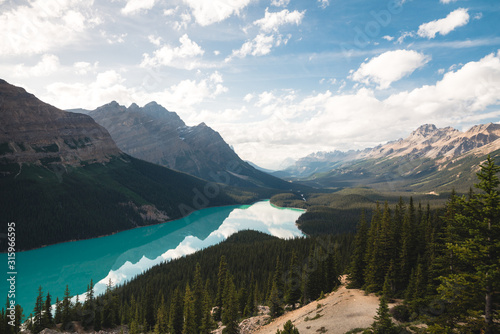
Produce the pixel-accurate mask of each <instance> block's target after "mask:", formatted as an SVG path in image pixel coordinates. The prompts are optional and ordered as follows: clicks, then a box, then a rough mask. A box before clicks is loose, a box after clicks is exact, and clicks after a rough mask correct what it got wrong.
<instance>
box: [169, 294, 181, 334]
mask: <svg viewBox="0 0 500 334" xmlns="http://www.w3.org/2000/svg"><path fill="white" fill-rule="evenodd" d="M183 324H184V315H183V306H182V297H181V293H180V291H179V288H176V289H175V290H174V296H173V298H172V302H171V303H170V317H169V324H168V327H169V330H170V333H171V334H181V333H182V326H183Z"/></svg>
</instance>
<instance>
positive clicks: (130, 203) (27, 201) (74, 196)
mask: <svg viewBox="0 0 500 334" xmlns="http://www.w3.org/2000/svg"><path fill="white" fill-rule="evenodd" d="M0 172H1V176H0V200H1V202H2V210H0V220H1V221H3V222H9V221H13V222H15V223H16V236H17V240H16V241H17V250H27V249H31V248H37V247H40V246H43V245H49V244H53V243H58V242H63V241H69V240H78V239H86V238H93V237H97V236H102V235H107V234H111V233H115V232H118V231H121V230H126V229H130V228H134V227H137V226H143V225H149V224H154V223H158V222H164V221H167V220H171V219H176V218H180V217H182V216H184V215H186V214H188V213H189V212H191V211H193V210H197V209H201V208H204V207H208V206H218V205H228V204H238V203H250V202H252V201H255V200H257V199H258V198H261V197H265V196H268V195H269V194H266V193H263V192H260V193H258V192H252V191H242V190H238V189H235V188H231V187H228V186H222V185H219V184H216V183H208V182H207V181H204V180H201V179H198V178H195V177H192V176H190V175H187V174H184V173H180V172H176V171H173V170H170V169H167V168H164V167H161V166H157V165H154V164H151V163H148V162H145V161H142V160H138V159H135V158H132V157H130V156H127V155H121V156H119V157H115V158H113V159H112V160H111V161H110V162H109V163H106V164H100V163H95V164H88V165H85V166H82V167H70V166H62V165H53V164H49V163H47V164H46V165H45V166H40V165H30V164H23V165H22V167H19V165H17V164H3V165H2V164H0ZM1 247H2V248H1V250H2V251H5V248H6V245H5V244H3V245H1Z"/></svg>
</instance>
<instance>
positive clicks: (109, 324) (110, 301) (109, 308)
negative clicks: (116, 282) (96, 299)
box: [102, 279, 118, 328]
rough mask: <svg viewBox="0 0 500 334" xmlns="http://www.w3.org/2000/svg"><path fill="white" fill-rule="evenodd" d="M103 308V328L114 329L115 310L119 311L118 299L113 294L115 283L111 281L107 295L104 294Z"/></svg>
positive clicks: (107, 287) (107, 286)
mask: <svg viewBox="0 0 500 334" xmlns="http://www.w3.org/2000/svg"><path fill="white" fill-rule="evenodd" d="M103 303H104V304H103V307H102V327H104V328H113V327H114V326H115V325H116V319H115V318H116V316H115V310H116V309H117V306H118V305H117V302H116V298H115V296H114V294H113V282H112V281H111V279H109V282H108V284H107V285H106V293H105V294H104V301H103Z"/></svg>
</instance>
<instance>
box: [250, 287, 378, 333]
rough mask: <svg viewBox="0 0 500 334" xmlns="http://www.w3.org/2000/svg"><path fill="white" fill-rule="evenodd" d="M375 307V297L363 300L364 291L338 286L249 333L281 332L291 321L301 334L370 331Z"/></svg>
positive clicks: (376, 304)
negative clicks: (279, 330) (318, 298)
mask: <svg viewBox="0 0 500 334" xmlns="http://www.w3.org/2000/svg"><path fill="white" fill-rule="evenodd" d="M378 305H379V299H378V297H377V296H375V295H367V296H366V295H365V293H364V291H361V290H357V289H346V288H345V286H344V285H342V286H341V287H340V288H339V289H338V290H337V291H335V292H332V293H331V294H329V295H327V296H326V298H325V299H322V300H320V301H315V302H312V303H310V304H308V305H306V306H304V307H302V308H300V309H297V310H295V311H291V312H289V313H286V314H285V315H283V316H281V317H279V318H277V319H275V320H274V321H272V322H271V323H269V324H267V325H265V326H263V327H260V328H259V329H258V330H256V331H254V332H253V333H254V334H274V333H276V330H277V329H278V328H279V329H283V325H284V324H285V323H286V322H287V321H288V320H291V321H292V322H293V324H294V325H295V326H296V327H297V329H298V330H299V332H300V333H301V334H305V333H325V332H326V333H328V334H344V333H345V332H347V331H349V330H351V329H354V328H366V327H370V326H371V324H372V323H373V317H374V316H375V314H376V313H377V308H378ZM313 319H314V320H313ZM242 333H243V332H242ZM247 333H248V332H247ZM244 334H246V333H244Z"/></svg>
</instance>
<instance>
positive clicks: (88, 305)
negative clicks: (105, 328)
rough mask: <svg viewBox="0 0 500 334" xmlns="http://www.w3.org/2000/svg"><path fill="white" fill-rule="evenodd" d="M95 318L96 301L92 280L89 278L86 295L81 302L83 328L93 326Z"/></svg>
mask: <svg viewBox="0 0 500 334" xmlns="http://www.w3.org/2000/svg"><path fill="white" fill-rule="evenodd" d="M95 318H96V302H95V298H94V281H93V280H92V279H90V284H89V285H87V295H86V297H85V302H84V304H83V317H82V325H83V328H85V329H89V328H93V327H94V325H95Z"/></svg>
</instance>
